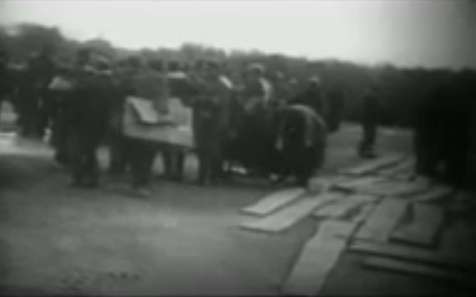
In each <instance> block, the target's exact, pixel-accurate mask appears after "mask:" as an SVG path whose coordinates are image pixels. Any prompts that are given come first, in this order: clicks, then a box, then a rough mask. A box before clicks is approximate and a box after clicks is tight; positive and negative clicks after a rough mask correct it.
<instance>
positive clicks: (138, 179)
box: [125, 61, 167, 195]
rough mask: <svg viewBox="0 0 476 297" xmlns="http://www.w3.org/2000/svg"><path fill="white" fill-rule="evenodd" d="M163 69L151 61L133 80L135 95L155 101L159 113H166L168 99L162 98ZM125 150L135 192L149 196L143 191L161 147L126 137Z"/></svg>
mask: <svg viewBox="0 0 476 297" xmlns="http://www.w3.org/2000/svg"><path fill="white" fill-rule="evenodd" d="M162 68H163V63H162V62H161V61H151V62H150V63H149V65H148V66H147V67H146V68H145V69H141V70H140V71H139V72H138V73H137V74H135V75H134V76H133V78H132V83H133V89H134V93H133V95H135V96H137V97H139V98H142V99H147V100H151V101H152V100H153V101H154V105H155V106H156V108H157V110H158V111H159V112H166V108H167V105H166V103H167V102H166V101H165V99H166V98H162V95H163V94H162V91H163V90H162V87H163V86H162V83H163V77H162V74H161V71H162ZM125 149H126V153H127V156H126V158H127V160H128V162H130V165H131V170H132V177H133V180H132V186H133V188H134V189H135V190H138V191H140V192H141V195H142V194H143V195H148V193H145V192H143V191H144V190H145V187H147V186H148V185H149V183H150V180H151V175H152V167H153V164H154V160H155V157H156V155H157V152H158V149H159V146H158V145H157V144H156V143H154V142H152V141H146V140H142V139H137V138H132V137H125Z"/></svg>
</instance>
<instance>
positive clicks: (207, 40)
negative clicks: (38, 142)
mask: <svg viewBox="0 0 476 297" xmlns="http://www.w3.org/2000/svg"><path fill="white" fill-rule="evenodd" d="M0 9H1V10H0V20H1V21H0V22H1V23H7V24H12V23H18V22H24V21H28V22H36V23H40V24H44V25H54V26H58V27H59V28H60V29H61V30H62V31H63V33H64V34H65V35H67V36H69V37H71V38H75V39H79V40H85V39H88V38H95V37H103V38H105V39H108V40H109V41H111V42H112V43H113V44H115V45H118V46H121V47H127V48H141V47H151V48H157V47H160V46H165V47H178V46H180V45H181V44H182V43H184V42H193V43H202V44H206V45H211V46H215V47H220V48H224V49H226V50H229V49H244V50H249V49H258V50H260V51H264V52H274V53H284V54H289V55H295V56H305V57H308V58H318V59H319V58H337V59H343V60H348V61H354V62H363V63H371V64H373V63H378V62H391V63H393V64H396V65H399V66H425V67H430V68H433V67H454V68H461V67H471V68H476V3H473V1H471V0H469V1H464V0H461V1H458V0H413V1H412V0H385V1H383V0H382V1H379V0H368V1H363V0H362V1H359V0H347V1H346V0H334V1H326V0H320V1H319V0H315V1H298V0H293V1H254V0H253V1H249V0H248V1H245V0H242V1H232V0H221V1H219V0H215V1H201V0H189V1H184V0H175V1H142V0H123V1H114V0H102V1H98V0H95V1H92V0H80V1H74V0H52V1H46V0H0Z"/></svg>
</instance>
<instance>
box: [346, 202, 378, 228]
mask: <svg viewBox="0 0 476 297" xmlns="http://www.w3.org/2000/svg"><path fill="white" fill-rule="evenodd" d="M374 209H375V202H374V203H370V204H366V205H364V206H362V207H361V209H360V211H359V213H358V214H356V215H355V216H354V217H353V218H352V219H351V222H353V223H355V224H361V223H363V222H365V221H366V220H367V219H368V218H369V217H370V215H371V214H372V212H373V211H374Z"/></svg>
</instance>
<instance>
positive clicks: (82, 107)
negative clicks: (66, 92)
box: [66, 61, 119, 186]
mask: <svg viewBox="0 0 476 297" xmlns="http://www.w3.org/2000/svg"><path fill="white" fill-rule="evenodd" d="M96 68H97V70H98V71H94V72H93V73H82V74H81V75H80V77H78V78H77V82H76V86H75V89H74V91H73V93H72V97H71V98H70V99H71V101H70V102H69V103H70V104H69V105H68V108H67V110H66V113H67V118H68V123H67V125H68V127H69V135H70V141H69V144H70V149H71V155H70V156H71V167H72V178H73V183H74V185H78V186H96V185H97V184H98V181H99V180H98V179H99V166H98V160H97V155H96V154H97V149H98V147H99V145H100V144H101V142H102V141H103V139H104V137H105V135H106V132H107V128H108V124H109V120H110V115H111V111H112V106H113V104H114V102H115V101H116V100H117V97H118V95H119V94H118V92H117V89H116V88H115V85H114V82H113V79H112V76H111V75H110V74H107V73H105V71H106V70H108V65H107V64H106V63H104V62H102V61H101V62H97V65H96Z"/></svg>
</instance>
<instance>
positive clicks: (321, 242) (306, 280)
mask: <svg viewBox="0 0 476 297" xmlns="http://www.w3.org/2000/svg"><path fill="white" fill-rule="evenodd" d="M354 230H355V224H352V223H342V222H324V223H323V224H321V226H320V227H319V229H318V231H317V234H316V235H314V237H313V238H311V239H310V240H309V241H308V242H307V243H306V245H305V246H304V248H303V250H302V252H301V255H300V256H299V258H298V260H297V261H296V264H295V265H294V267H293V269H292V271H291V273H290V274H289V277H288V279H287V280H286V281H285V283H284V285H283V287H282V289H281V293H282V294H284V295H291V296H317V295H319V293H320V291H321V290H322V288H323V286H324V285H325V283H326V280H327V278H328V275H329V273H330V272H331V271H332V268H333V267H334V266H335V264H336V263H337V261H338V259H339V257H340V255H341V253H342V252H343V251H344V249H345V247H346V244H347V240H348V238H349V237H350V235H351V233H352V232H353V231H354Z"/></svg>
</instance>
